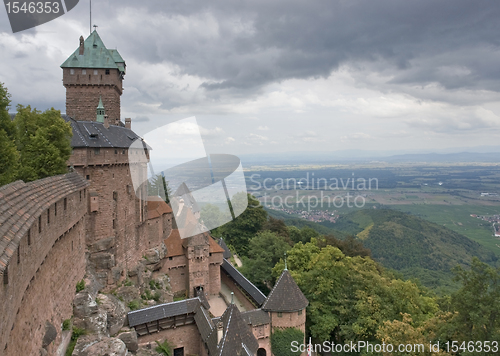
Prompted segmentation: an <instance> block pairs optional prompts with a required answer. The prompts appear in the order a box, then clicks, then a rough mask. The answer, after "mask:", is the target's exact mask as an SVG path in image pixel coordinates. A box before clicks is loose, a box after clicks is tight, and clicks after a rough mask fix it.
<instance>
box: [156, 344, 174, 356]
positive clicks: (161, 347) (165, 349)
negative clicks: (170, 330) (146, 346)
mask: <svg viewBox="0 0 500 356" xmlns="http://www.w3.org/2000/svg"><path fill="white" fill-rule="evenodd" d="M155 342H156V344H157V345H158V346H157V347H156V349H155V350H156V352H158V353H159V354H162V355H165V356H172V348H173V345H172V344H171V343H170V342H168V340H165V341H163V342H162V343H161V344H160V343H159V342H158V341H155Z"/></svg>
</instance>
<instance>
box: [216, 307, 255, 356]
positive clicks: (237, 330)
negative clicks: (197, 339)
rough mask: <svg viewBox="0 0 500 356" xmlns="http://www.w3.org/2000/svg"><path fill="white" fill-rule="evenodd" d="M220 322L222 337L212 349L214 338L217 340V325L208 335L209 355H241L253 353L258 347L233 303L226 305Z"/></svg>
mask: <svg viewBox="0 0 500 356" xmlns="http://www.w3.org/2000/svg"><path fill="white" fill-rule="evenodd" d="M219 323H222V330H223V334H222V339H221V340H220V341H219V342H218V343H217V348H216V349H214V344H216V342H214V339H215V340H217V329H218V328H217V326H215V327H214V329H213V330H212V333H211V334H210V335H209V337H208V340H207V345H208V347H209V352H210V355H214V356H243V355H248V354H250V355H255V353H256V352H257V349H258V348H259V343H258V342H257V339H256V338H255V336H254V335H253V333H252V330H251V329H250V327H249V326H248V324H247V323H246V322H245V320H243V318H242V316H241V313H240V311H239V310H238V308H237V307H236V305H235V304H231V305H229V306H228V307H227V309H226V311H225V312H224V314H222V316H221V317H220V319H219Z"/></svg>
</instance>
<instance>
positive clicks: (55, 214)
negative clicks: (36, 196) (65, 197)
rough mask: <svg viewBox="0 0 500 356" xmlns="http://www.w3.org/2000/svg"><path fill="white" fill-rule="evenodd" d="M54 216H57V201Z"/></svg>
mask: <svg viewBox="0 0 500 356" xmlns="http://www.w3.org/2000/svg"><path fill="white" fill-rule="evenodd" d="M54 216H57V203H55V204H54Z"/></svg>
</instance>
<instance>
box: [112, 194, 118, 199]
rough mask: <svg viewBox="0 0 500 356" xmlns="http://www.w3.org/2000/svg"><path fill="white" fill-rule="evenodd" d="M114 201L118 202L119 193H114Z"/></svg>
mask: <svg viewBox="0 0 500 356" xmlns="http://www.w3.org/2000/svg"><path fill="white" fill-rule="evenodd" d="M113 200H118V192H113Z"/></svg>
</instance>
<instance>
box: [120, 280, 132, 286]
mask: <svg viewBox="0 0 500 356" xmlns="http://www.w3.org/2000/svg"><path fill="white" fill-rule="evenodd" d="M123 285H124V286H125V287H131V286H133V285H134V284H133V283H132V281H131V280H130V279H126V280H125V282H123Z"/></svg>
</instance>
